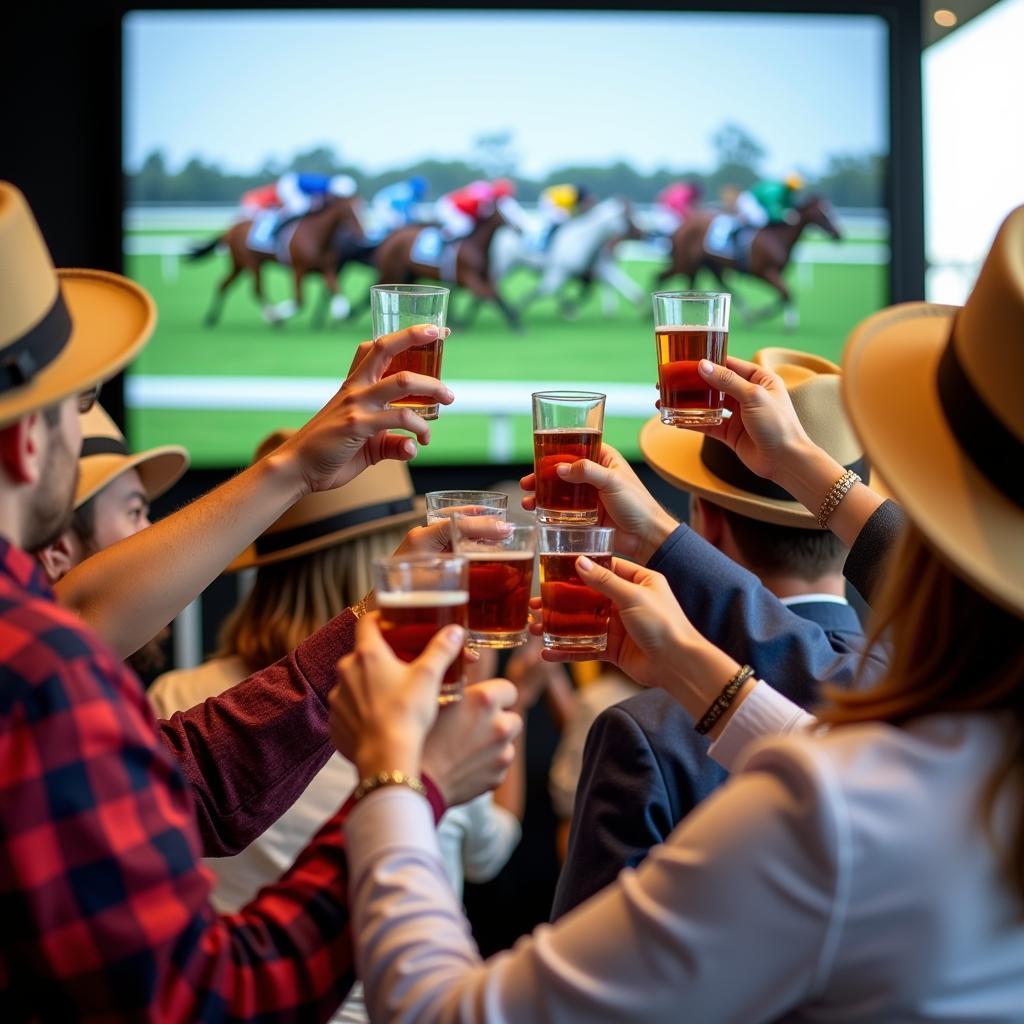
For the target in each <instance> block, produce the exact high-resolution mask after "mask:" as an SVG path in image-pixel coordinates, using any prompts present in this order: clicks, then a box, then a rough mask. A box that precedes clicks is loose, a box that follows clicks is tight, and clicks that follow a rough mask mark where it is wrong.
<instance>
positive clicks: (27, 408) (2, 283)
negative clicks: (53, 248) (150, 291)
mask: <svg viewBox="0 0 1024 1024" xmlns="http://www.w3.org/2000/svg"><path fill="white" fill-rule="evenodd" d="M155 323H156V309H155V307H154V305H153V301H152V299H150V297H149V295H147V294H146V292H145V291H144V290H143V289H142V288H140V287H139V286H138V285H137V284H135V283H134V282H133V281H129V280H128V279H127V278H125V277H121V276H120V275H118V274H110V273H106V272H105V271H102V270H56V271H55V270H54V267H53V261H52V260H51V259H50V253H49V250H48V249H47V247H46V242H45V241H43V236H42V235H41V234H40V232H39V228H38V226H37V225H36V222H35V218H34V217H33V216H32V211H31V210H30V209H29V206H28V203H27V202H26V201H25V197H24V196H23V195H22V194H21V192H19V191H18V189H17V188H15V187H14V186H13V185H11V184H10V183H8V182H4V181H0V426H3V425H5V424H8V423H12V422H13V421H15V420H17V419H20V418H21V417H22V416H24V415H26V414H27V413H29V412H32V411H33V410H36V409H41V408H44V407H45V406H48V405H51V404H53V403H55V402H59V401H61V400H62V399H65V398H67V397H69V396H70V395H73V394H75V393H76V392H79V391H85V390H86V389H88V388H90V387H92V386H93V385H94V384H96V383H98V382H99V381H102V380H105V379H107V378H108V377H112V376H113V375H114V374H115V373H117V372H118V370H121V369H122V368H123V367H124V366H126V365H127V364H128V363H129V362H131V360H132V359H133V358H134V357H135V356H136V354H137V353H138V352H139V350H140V349H141V348H142V346H143V345H145V343H146V341H147V339H148V338H149V336H150V334H151V333H152V331H153V327H154V325H155Z"/></svg>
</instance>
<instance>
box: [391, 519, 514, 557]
mask: <svg viewBox="0 0 1024 1024" xmlns="http://www.w3.org/2000/svg"><path fill="white" fill-rule="evenodd" d="M512 526H513V524H512V523H507V522H505V520H504V519H500V518H498V517H497V516H465V517H463V518H462V519H460V520H459V529H461V530H462V532H463V534H464V535H465V536H466V537H469V538H471V539H473V540H495V541H497V540H502V539H503V538H505V537H507V536H508V535H509V533H511V532H512ZM451 550H452V520H451V518H450V517H446V518H444V519H441V520H439V521H438V522H436V523H429V524H428V525H426V526H414V527H413V528H412V529H411V530H410V531H409V532H408V533H407V534H406V535H405V537H404V538H403V540H402V543H401V544H399V545H398V547H397V548H396V549H395V555H396V556H400V555H437V554H443V553H444V552H446V551H451Z"/></svg>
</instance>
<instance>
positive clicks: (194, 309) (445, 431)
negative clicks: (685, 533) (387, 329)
mask: <svg viewBox="0 0 1024 1024" xmlns="http://www.w3.org/2000/svg"><path fill="white" fill-rule="evenodd" d="M224 259H225V257H224V256H223V255H222V254H215V255H214V256H211V257H209V258H208V259H206V260H205V261H202V262H200V263H196V264H183V265H181V266H180V270H179V273H178V276H177V278H176V279H173V280H165V279H164V278H163V276H162V273H161V258H160V257H158V256H132V257H127V258H126V267H127V272H128V274H129V275H130V276H131V277H133V278H135V279H136V280H137V281H139V282H141V283H142V284H143V285H145V286H146V287H147V288H148V289H149V290H150V291H151V293H152V294H153V296H154V298H155V299H156V302H157V307H158V309H159V323H158V326H157V329H156V333H155V335H154V337H153V339H152V341H151V342H150V343H149V345H148V347H147V348H146V349H145V351H144V352H143V353H142V355H141V356H140V357H139V359H138V360H137V361H136V363H135V364H134V366H133V372H139V373H145V374H199V375H209V376H232V375H244V376H268V377H289V376H298V377H335V378H338V379H340V378H341V377H342V376H343V375H344V372H345V370H346V369H347V368H348V365H349V362H350V359H351V356H352V351H353V349H354V348H355V346H356V344H357V343H358V342H359V341H360V340H361V339H362V338H365V337H367V336H368V335H369V327H370V325H369V314H368V313H366V314H364V315H363V316H361V317H359V318H357V319H355V320H354V321H350V322H348V323H345V324H343V325H338V326H335V327H333V328H330V329H326V330H320V331H318V330H315V329H313V328H312V327H311V325H310V322H309V321H310V317H309V311H310V310H311V307H312V305H313V303H312V300H313V299H314V298H316V297H318V296H319V293H320V289H321V287H322V285H321V284H320V282H319V281H316V280H314V281H312V282H311V285H310V287H309V289H308V297H307V303H306V305H307V311H306V312H304V313H303V314H302V315H301V316H300V317H298V318H297V319H296V320H293V321H292V322H290V323H289V324H288V325H287V326H286V327H283V328H278V329H274V328H271V327H269V326H267V325H266V324H265V323H264V322H263V321H262V320H261V319H260V317H259V315H258V312H257V310H256V306H255V303H254V301H253V299H252V297H251V294H250V289H249V287H248V284H247V283H243V282H239V283H238V284H237V285H236V289H235V291H234V292H233V294H232V295H231V296H230V298H229V300H228V302H227V303H226V305H225V308H224V314H223V317H222V320H221V323H220V325H219V326H218V327H216V328H213V329H206V328H204V327H202V326H201V322H202V316H203V313H204V311H205V309H206V305H207V302H208V301H209V296H210V294H211V292H212V289H213V286H214V283H215V281H216V280H217V279H218V277H219V275H220V274H221V273H223V266H224ZM627 268H628V269H629V271H630V273H632V275H633V276H634V277H635V278H636V280H637V281H638V282H640V283H641V285H642V286H643V287H644V288H645V289H646V288H648V287H649V286H650V285H651V282H652V279H653V276H654V273H655V271H656V269H657V268H656V267H655V266H654V265H645V264H640V263H632V264H627ZM802 274H805V275H808V274H809V275H810V276H809V277H808V278H803V279H802V276H801V275H802ZM789 277H790V283H791V285H792V287H793V288H794V290H795V291H797V292H798V293H799V294H798V306H799V310H800V326H799V328H798V329H797V330H796V331H794V332H792V333H786V332H785V331H784V330H783V325H782V320H781V317H778V316H777V317H774V318H772V319H770V320H767V321H763V322H761V323H759V324H758V325H756V326H754V327H750V326H746V325H744V324H743V323H742V322H741V321H740V319H739V317H737V316H736V315H735V312H734V314H733V319H732V329H731V332H730V335H729V351H730V352H731V353H733V354H735V355H740V356H749V355H750V354H752V353H753V352H754V351H755V350H756V349H758V348H761V347H763V346H766V345H789V346H792V347H795V348H801V349H805V350H807V351H811V352H816V353H819V354H821V355H823V356H827V357H828V358H830V359H836V360H837V359H838V358H839V356H840V353H841V352H842V347H843V343H844V340H845V337H846V333H847V331H848V330H849V328H850V327H851V326H852V325H853V324H854V323H856V322H857V321H858V320H859V319H861V318H862V317H864V316H866V315H867V314H868V313H871V312H872V311H874V310H876V309H878V308H880V307H881V306H883V305H884V304H885V302H886V295H887V271H886V268H885V267H882V266H871V265H861V264H842V265H832V264H816V265H814V266H813V268H810V269H809V270H804V271H801V270H799V269H798V268H792V269H791V270H790V272H789ZM530 281H531V277H530V275H526V274H524V275H520V276H517V277H516V276H514V277H513V279H511V280H510V281H509V282H507V285H506V288H505V289H504V290H505V292H506V294H507V296H508V297H509V298H510V299H512V300H513V301H514V300H515V299H516V298H517V297H518V296H520V295H521V294H522V293H523V291H524V289H525V288H527V287H528V286H529V284H530ZM265 283H266V285H267V288H268V291H269V293H270V296H271V298H272V300H274V301H277V300H279V299H283V298H285V297H287V296H288V294H289V278H288V276H287V274H286V272H285V271H284V270H282V269H279V268H276V267H273V268H269V269H268V270H267V271H266V273H265ZM370 283H372V281H371V278H370V272H369V271H367V270H365V269H364V268H362V267H356V268H351V269H350V270H348V271H346V276H345V280H344V288H345V292H346V294H347V295H348V296H349V297H350V299H352V300H356V299H358V298H359V297H360V296H361V295H363V294H364V293H365V289H366V287H367V286H368V284H370ZM699 286H702V287H706V288H710V287H712V286H713V282H712V280H711V278H710V277H708V278H705V279H703V280H702V281H701V282H699ZM736 290H737V291H738V292H739V293H740V294H742V295H743V296H744V297H745V298H746V299H747V300H748V301H749V302H750V303H751V304H752V305H762V304H764V303H765V302H767V301H769V300H770V298H771V294H770V292H769V291H768V289H767V288H765V287H764V286H762V285H760V284H758V283H757V282H753V281H747V280H743V281H742V282H738V283H737V287H736ZM462 298H464V296H456V297H455V302H454V309H455V315H456V317H457V315H458V310H459V308H460V306H461V303H460V299H462ZM526 323H527V330H526V333H525V334H522V335H516V334H513V333H511V332H510V331H509V330H508V329H507V328H506V326H505V324H504V322H503V321H502V320H501V318H500V316H499V315H498V314H497V312H496V311H493V310H485V311H484V312H482V313H481V315H480V317H479V319H478V320H477V323H476V324H475V325H474V326H473V327H472V328H471V329H467V330H466V331H464V332H458V331H457V332H456V333H455V334H453V335H452V338H451V339H450V341H449V342H448V343H447V344H446V349H445V362H444V376H445V378H446V379H448V380H458V379H477V380H481V379H483V380H530V381H532V380H538V379H539V380H544V379H548V380H560V381H565V382H569V381H575V382H578V383H579V384H581V385H600V384H602V383H610V382H621V383H646V382H650V383H651V384H652V391H651V401H652V413H653V411H654V410H653V402H654V398H655V397H656V396H655V391H654V388H653V383H654V381H655V380H656V372H655V367H654V343H653V338H652V332H651V321H650V314H649V311H648V310H647V308H646V306H645V307H644V309H643V310H642V311H637V310H633V309H631V308H628V307H626V306H625V305H624V304H623V305H620V307H619V309H618V312H617V313H616V314H615V315H614V316H613V317H606V316H605V315H604V314H603V313H602V309H601V305H600V303H599V301H598V300H597V297H596V296H594V297H592V298H591V299H590V300H588V301H587V302H586V303H585V304H584V305H583V306H582V307H581V308H580V311H579V316H578V318H577V319H575V320H573V321H570V322H567V321H565V320H563V319H562V318H561V317H560V316H559V314H558V312H557V309H556V307H555V304H554V302H553V301H550V300H549V301H546V302H542V303H538V304H537V305H536V306H535V307H533V308H532V309H531V310H530V311H529V312H528V314H527V318H526ZM456 405H457V403H456ZM308 413H309V410H296V411H295V412H294V413H291V414H285V413H282V412H279V411H269V412H267V411H259V410H217V409H210V410H207V411H202V412H199V411H196V410H175V409H145V410H140V411H137V412H134V413H130V414H129V431H130V435H131V443H132V445H133V446H134V447H135V448H137V449H138V448H148V447H151V446H154V445H158V444H166V443H179V444H184V445H186V446H187V447H188V448H189V449H190V451H191V452H192V455H193V462H194V464H195V465H198V466H225V465H239V464H242V463H245V462H247V461H248V460H249V458H250V457H251V454H252V451H253V449H254V447H255V446H256V443H257V442H258V441H259V439H260V438H261V437H262V436H264V435H265V434H267V433H269V432H270V431H271V430H273V429H274V428H276V427H279V426H284V425H298V424H299V423H301V422H302V421H303V420H304V419H305V418H307V416H308ZM641 423H642V420H638V419H625V418H623V419H615V420H610V421H609V422H608V423H607V424H606V431H605V434H606V437H607V439H608V440H609V441H610V442H611V443H613V444H615V445H616V446H618V447H620V448H622V449H623V450H624V452H626V453H627V454H628V455H630V456H635V455H637V454H638V449H637V444H636V438H637V432H638V430H639V426H640V424H641ZM513 428H514V436H515V459H516V460H517V461H522V462H526V461H529V460H530V459H531V458H532V451H531V447H530V443H531V441H530V424H529V410H528V409H524V410H523V417H522V418H521V419H520V418H516V420H515V421H514V423H513ZM486 438H487V422H486V417H484V416H477V415H462V416H460V415H456V414H454V413H453V412H445V411H442V418H441V419H440V420H439V421H438V422H437V423H436V424H435V425H434V428H433V440H432V443H431V444H430V446H429V447H428V448H426V449H424V450H423V451H422V452H421V454H420V455H419V456H418V459H419V460H420V461H421V462H423V463H428V462H429V463H437V464H444V463H482V462H487V461H488V454H487V443H486Z"/></svg>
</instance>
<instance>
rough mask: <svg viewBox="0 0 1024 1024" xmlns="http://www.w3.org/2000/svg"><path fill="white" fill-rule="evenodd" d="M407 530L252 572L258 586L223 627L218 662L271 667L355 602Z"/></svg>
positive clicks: (395, 529) (365, 538) (380, 534)
mask: <svg viewBox="0 0 1024 1024" xmlns="http://www.w3.org/2000/svg"><path fill="white" fill-rule="evenodd" d="M405 532H406V528H405V527H402V526H399V527H389V528H387V529H385V530H381V531H378V532H376V533H370V534H365V535H363V536H361V537H356V538H354V539H352V540H348V541H342V542H341V543H339V544H334V545H332V546H331V547H328V548H323V549H321V550H320V551H314V552H312V553H311V554H308V555H302V556H300V557H298V558H290V559H288V560H287V561H284V562H278V563H276V564H274V565H263V566H260V567H259V568H258V569H257V570H256V581H255V583H254V584H253V587H252V590H250V591H249V594H248V595H247V596H246V598H245V599H244V600H243V601H242V603H241V604H240V605H239V606H238V607H237V608H236V609H235V610H234V612H232V614H231V616H230V617H229V618H228V619H227V621H226V622H225V623H224V626H223V628H222V629H221V635H220V650H219V651H218V652H217V653H216V655H214V657H217V658H228V657H238V658H241V659H242V661H243V662H244V663H245V666H246V668H247V669H248V670H249V671H250V672H258V671H259V670H260V669H261V668H266V666H267V665H271V664H273V663H274V662H275V661H277V660H278V658H283V657H284V656H285V655H286V654H288V653H289V652H290V651H293V650H294V649H295V648H296V647H297V646H298V645H299V644H300V643H302V641H303V640H305V639H306V637H308V636H309V635H310V634H311V633H315V632H316V631H317V630H318V629H319V628H320V627H321V626H325V625H326V624H327V623H328V622H330V620H331V619H333V618H334V617H335V616H336V615H340V614H341V613H342V612H343V611H344V610H345V609H346V608H349V607H351V606H352V605H353V604H355V603H356V602H357V601H359V600H360V599H361V598H362V597H363V596H364V595H365V594H366V592H367V591H368V590H369V589H370V587H371V581H370V562H371V561H372V560H373V559H374V558H381V557H384V556H386V555H390V554H391V553H392V552H393V551H394V549H395V548H396V547H397V546H398V544H400V543H401V540H402V538H403V537H404V536H405Z"/></svg>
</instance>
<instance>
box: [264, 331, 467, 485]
mask: <svg viewBox="0 0 1024 1024" xmlns="http://www.w3.org/2000/svg"><path fill="white" fill-rule="evenodd" d="M443 330H445V331H446V329H443ZM437 336H438V328H437V327H434V326H433V325H423V326H418V327H409V328H406V329H405V330H404V331H398V332H397V333H395V334H389V335H386V336H384V337H382V338H378V339H377V340H376V341H373V342H369V341H366V342H363V343H362V344H361V345H360V346H359V348H358V349H357V350H356V354H355V358H354V359H353V360H352V367H351V369H350V370H349V375H348V377H347V378H346V380H345V382H344V384H342V386H341V388H340V389H339V391H338V393H337V394H336V395H335V396H334V397H333V398H332V399H331V400H330V401H329V402H328V403H327V405H325V406H324V407H323V408H322V409H321V410H320V411H319V412H318V413H317V414H316V415H315V416H314V417H313V418H312V419H311V420H310V421H309V422H308V423H306V425H305V426H303V427H302V428H300V429H299V430H298V431H296V432H295V434H293V435H292V436H291V437H290V438H289V439H288V440H287V441H285V442H284V443H283V444H282V445H281V446H280V447H279V448H277V449H276V450H275V451H273V452H271V453H270V454H269V455H268V456H267V459H268V460H271V461H272V462H273V463H275V464H276V465H278V466H280V467H282V468H283V469H284V470H285V471H286V472H290V473H293V474H295V477H296V487H297V489H298V490H299V493H300V496H301V495H302V494H308V493H310V492H312V491H328V490H331V489H332V488H334V487H340V486H341V485H342V484H344V483H347V482H348V481H349V480H352V479H353V478H354V477H356V476H358V475H359V474H360V473H361V472H362V471H363V470H364V469H366V467H367V466H372V465H374V463H377V462H380V461H381V460H382V459H398V460H399V461H402V462H407V461H408V460H409V459H411V458H412V457H413V456H414V455H415V454H416V445H415V443H414V442H413V440H412V438H409V437H402V436H401V435H399V434H392V433H389V431H391V430H395V429H399V430H407V431H409V432H410V433H411V434H414V435H415V436H416V439H417V440H418V441H419V443H420V444H428V443H429V441H430V428H429V427H428V426H427V423H426V421H425V420H424V419H423V418H422V417H421V416H419V415H417V414H416V413H414V412H413V411H412V410H411V409H393V408H390V407H389V406H388V403H389V402H393V401H395V400H396V399H400V398H404V397H405V396H407V395H426V396H428V397H429V398H430V399H431V400H432V401H435V402H438V403H440V404H441V405H450V404H451V403H452V402H453V401H454V400H455V396H454V395H453V394H452V393H451V391H449V390H448V388H447V387H446V386H445V385H444V384H442V383H441V382H440V381H439V380H436V379H435V378H433V377H426V376H424V375H422V374H419V373H411V372H409V371H405V370H403V371H402V372H401V373H396V374H393V375H392V376H390V377H384V371H385V370H386V369H387V368H388V364H389V363H390V362H391V360H392V359H393V358H394V357H395V356H396V355H398V354H399V353H400V352H404V351H405V350H406V349H408V348H412V347H413V346H415V345H425V344H427V343H428V342H430V341H433V340H434V339H435V338H437Z"/></svg>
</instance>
